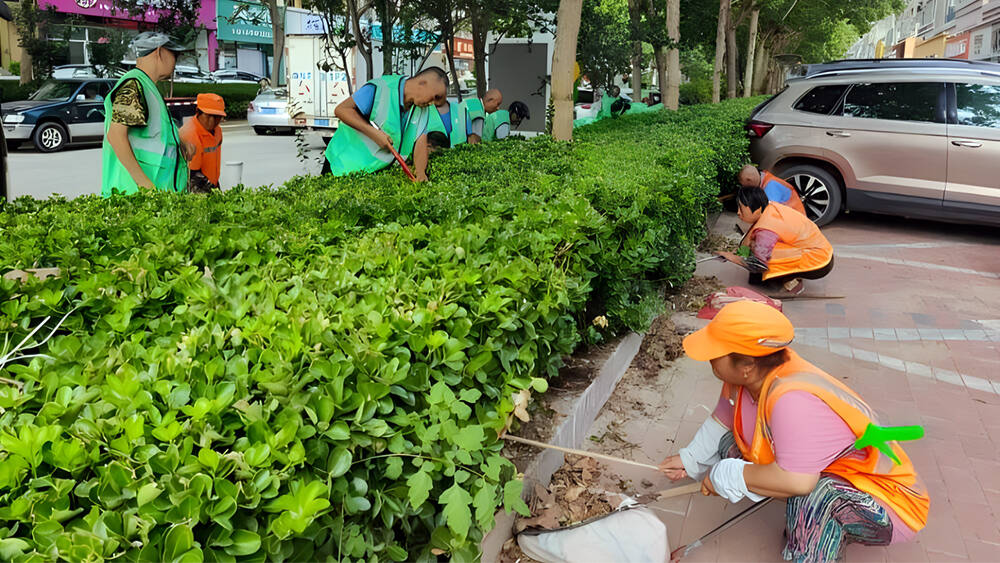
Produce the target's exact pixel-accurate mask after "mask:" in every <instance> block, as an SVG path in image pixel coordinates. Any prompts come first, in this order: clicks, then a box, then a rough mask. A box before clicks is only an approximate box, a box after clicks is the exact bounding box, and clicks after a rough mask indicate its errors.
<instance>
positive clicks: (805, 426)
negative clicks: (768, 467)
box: [769, 391, 855, 474]
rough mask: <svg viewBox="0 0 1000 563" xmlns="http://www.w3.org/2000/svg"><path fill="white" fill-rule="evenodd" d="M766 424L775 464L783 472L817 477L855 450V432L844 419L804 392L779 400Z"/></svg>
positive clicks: (786, 395)
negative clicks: (768, 424)
mask: <svg viewBox="0 0 1000 563" xmlns="http://www.w3.org/2000/svg"><path fill="white" fill-rule="evenodd" d="M769 423H770V427H771V436H772V439H773V442H774V455H775V461H776V462H777V463H778V466H779V467H781V468H782V469H784V470H785V471H792V472H795V473H810V474H813V473H820V472H821V471H823V470H824V469H826V468H827V467H829V466H830V464H831V463H833V462H834V461H836V460H837V459H839V458H840V457H841V456H843V455H844V454H845V453H850V452H852V451H853V450H854V440H855V436H854V432H852V431H851V429H850V427H849V426H847V423H846V422H844V419H842V418H840V416H838V415H837V413H836V412H834V411H833V409H831V408H830V406H829V405H827V404H826V403H824V402H823V401H822V399H820V398H819V397H817V396H815V395H813V394H812V393H809V392H807V391H789V392H788V393H785V394H784V395H782V396H781V397H779V398H778V401H777V402H776V403H775V405H774V409H773V410H772V411H771V417H770V420H769Z"/></svg>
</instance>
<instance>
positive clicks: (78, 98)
mask: <svg viewBox="0 0 1000 563" xmlns="http://www.w3.org/2000/svg"><path fill="white" fill-rule="evenodd" d="M76 101H78V102H85V101H87V96H84V95H83V94H78V95H77V96H76Z"/></svg>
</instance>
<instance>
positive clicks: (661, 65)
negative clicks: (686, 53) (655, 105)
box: [656, 47, 667, 102]
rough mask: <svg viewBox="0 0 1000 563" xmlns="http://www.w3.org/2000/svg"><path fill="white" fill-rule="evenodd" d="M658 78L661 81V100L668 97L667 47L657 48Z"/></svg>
mask: <svg viewBox="0 0 1000 563" xmlns="http://www.w3.org/2000/svg"><path fill="white" fill-rule="evenodd" d="M656 80H657V81H658V82H659V83H660V101H661V102H662V101H666V99H667V49H666V47H658V48H657V49H656Z"/></svg>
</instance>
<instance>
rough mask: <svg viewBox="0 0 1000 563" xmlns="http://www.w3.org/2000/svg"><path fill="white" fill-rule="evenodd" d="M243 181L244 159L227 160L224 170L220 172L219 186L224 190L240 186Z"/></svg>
mask: <svg viewBox="0 0 1000 563" xmlns="http://www.w3.org/2000/svg"><path fill="white" fill-rule="evenodd" d="M242 182H243V161H242V160H233V161H229V162H226V163H225V164H224V165H223V166H222V171H221V173H220V174H219V188H220V189H222V191H226V190H228V189H230V188H232V187H234V186H238V185H240V184H241V183H242Z"/></svg>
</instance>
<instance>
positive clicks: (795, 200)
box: [760, 170, 806, 215]
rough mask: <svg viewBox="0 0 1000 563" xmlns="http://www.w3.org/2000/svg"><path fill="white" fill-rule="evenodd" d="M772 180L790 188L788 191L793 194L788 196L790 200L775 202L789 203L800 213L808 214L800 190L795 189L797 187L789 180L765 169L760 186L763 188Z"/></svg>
mask: <svg viewBox="0 0 1000 563" xmlns="http://www.w3.org/2000/svg"><path fill="white" fill-rule="evenodd" d="M772 181H777V182H778V183H779V184H781V185H783V186H785V187H786V188H788V191H789V192H790V194H791V195H789V196H788V201H778V202H775V203H780V204H782V205H787V206H788V207H791V208H792V209H794V210H796V211H798V212H799V213H801V214H803V215H805V214H806V208H805V207H804V206H803V205H802V198H800V197H799V192H797V191H795V188H794V187H793V186H792V185H791V184H789V183H788V182H786V181H784V180H782V179H781V178H779V177H777V176H775V175H774V174H771V173H770V172H768V171H766V170H765V171H763V172H761V178H760V187H761V189H763V188H764V186H766V185H768V184H769V183H771V182H772Z"/></svg>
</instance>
